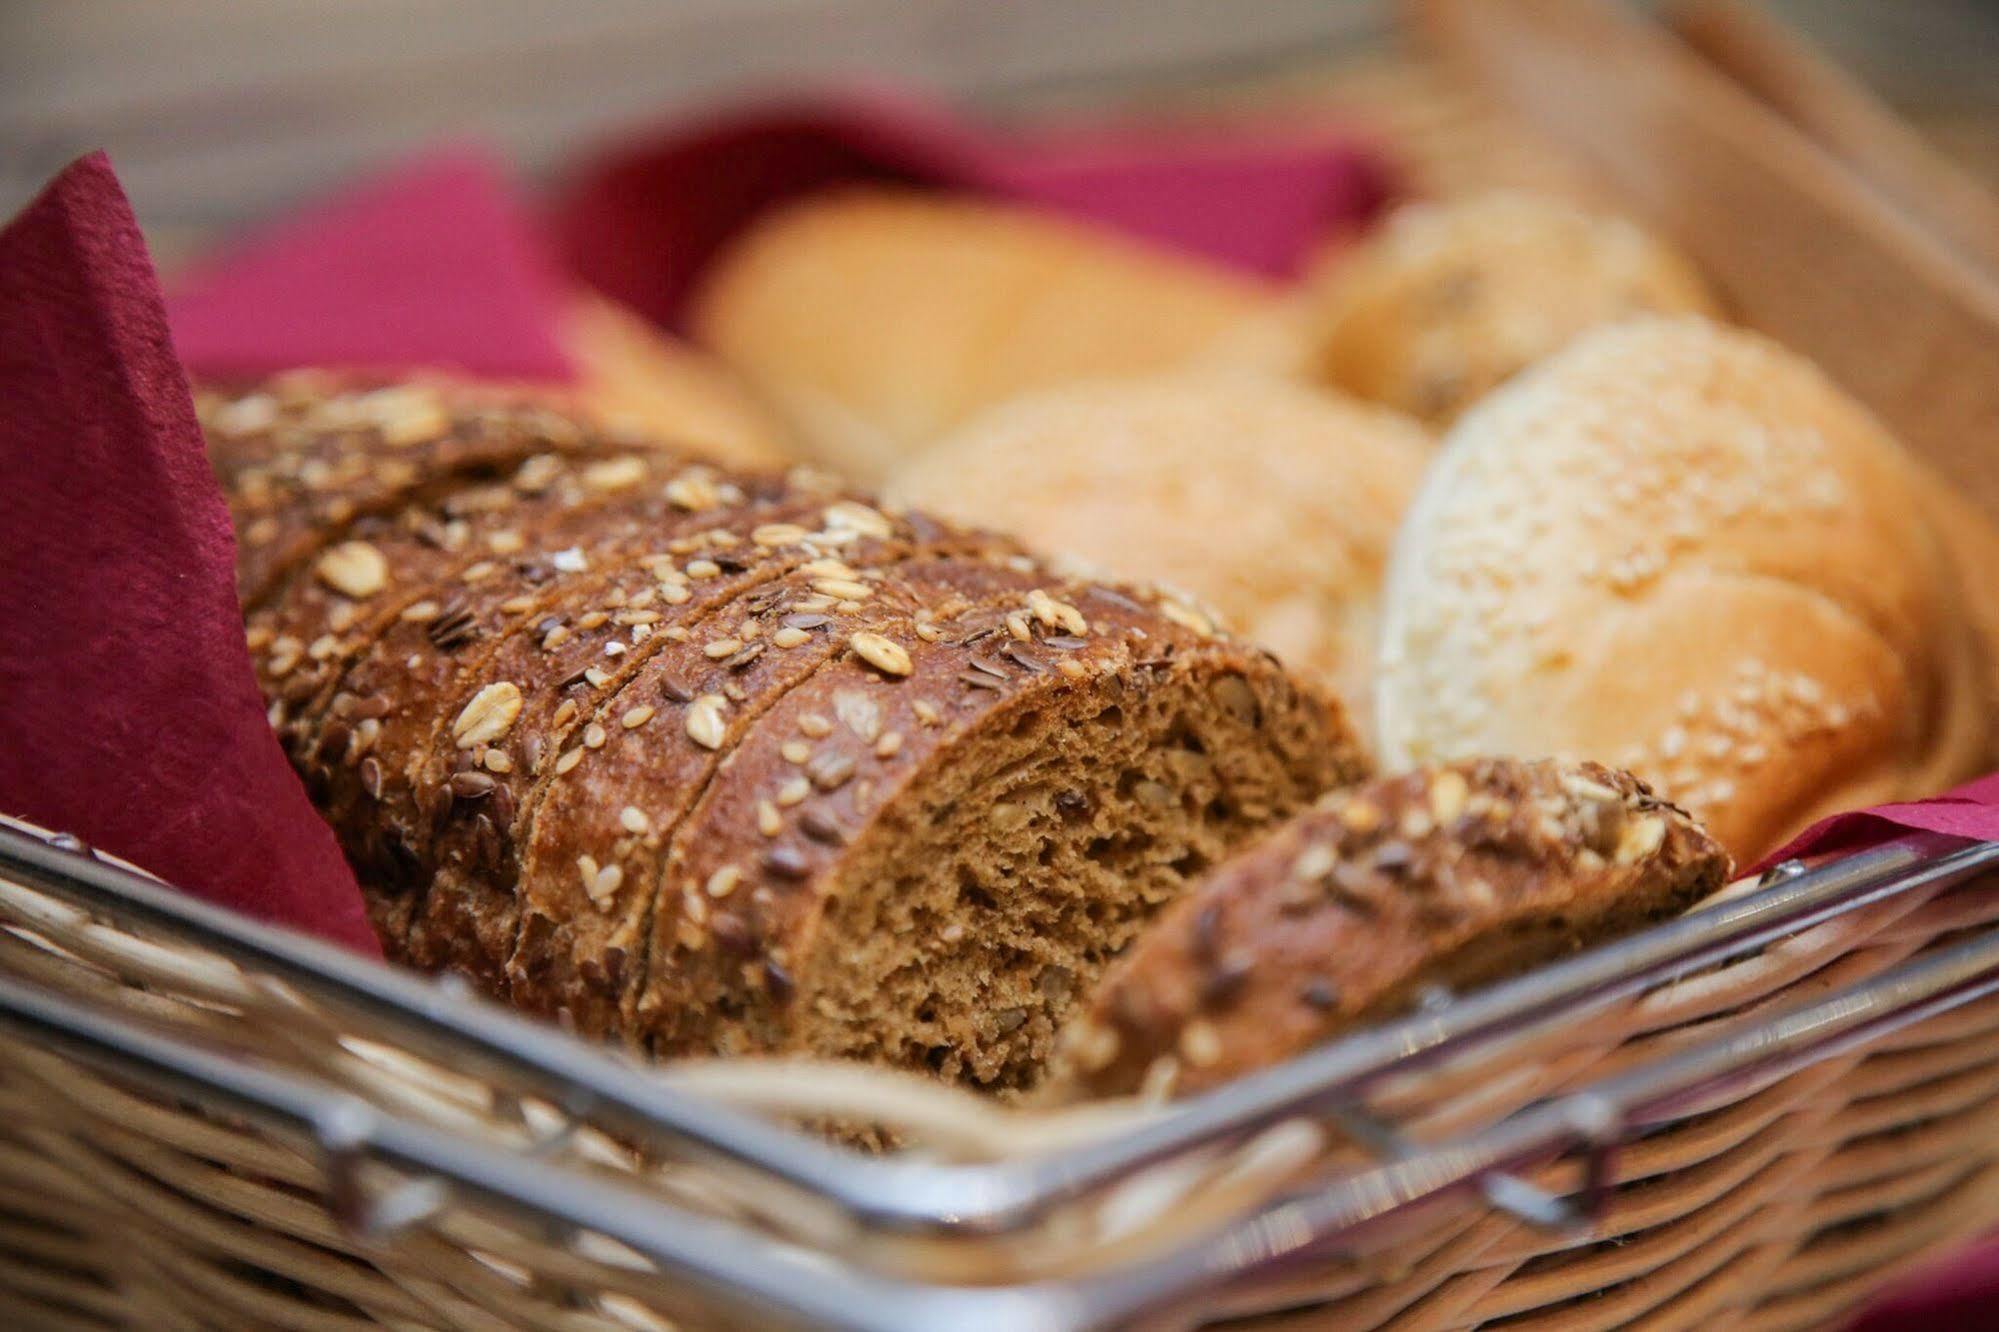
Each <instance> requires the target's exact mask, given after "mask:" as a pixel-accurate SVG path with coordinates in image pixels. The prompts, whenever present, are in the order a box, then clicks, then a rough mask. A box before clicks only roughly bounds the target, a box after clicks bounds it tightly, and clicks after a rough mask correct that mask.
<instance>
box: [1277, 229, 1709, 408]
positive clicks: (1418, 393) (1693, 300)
mask: <svg viewBox="0 0 1999 1332" xmlns="http://www.w3.org/2000/svg"><path fill="white" fill-rule="evenodd" d="M1311 286H1312V291H1311V292H1310V293H1309V294H1308V296H1307V298H1306V304H1307V308H1308V310H1309V311H1310V312H1311V313H1310V314H1309V315H1308V317H1307V321H1306V322H1307V333H1306V339H1307V343H1308V346H1309V351H1308V352H1307V356H1306V360H1307V371H1308V373H1309V374H1311V375H1312V376H1313V377H1315V378H1317V379H1320V380H1322V381H1323V382H1325V383H1328V384H1332V385H1335V386H1337V387H1339V388H1343V389H1345V390H1347V391H1348V392H1350V393H1353V394H1356V395H1358V396H1359V397H1362V398H1367V399H1371V400H1373V401H1376V402H1381V403H1385V404H1387V405H1388V406H1391V407H1396V408H1399V409H1400V410H1402V411H1405V412H1408V413H1410V414H1411V415H1413V416H1417V417H1420V418H1422V419H1424V420H1426V421H1431V422H1435V423H1438V424H1447V423H1448V422H1449V421H1451V420H1452V419H1453V418H1455V417H1456V416H1457V415H1458V413H1460V412H1462V411H1463V410H1464V409H1465V408H1467V407H1469V406H1470V405H1471V404H1472V403H1473V402H1475V401H1477V400H1478V398H1480V397H1481V396H1482V395H1484V394H1485V393H1487V392H1488V391H1490V390H1491V389H1493V388H1495V387H1497V386H1498V385H1499V384H1501V383H1502V382H1504V381H1505V380H1506V379H1507V378H1508V377H1509V376H1511V375H1513V374H1514V373H1515V372H1516V371H1519V370H1521V369H1524V368H1525V367H1527V366H1530V365H1532V364H1534V363H1535V362H1537V361H1539V360H1541V359H1542V358H1544V357H1546V356H1549V355H1552V354H1553V353H1554V352H1557V351H1559V350H1561V348H1562V347H1563V346H1565V345H1567V343H1568V342H1569V341H1570V340H1571V339H1573V338H1574V337H1575V336H1576V335H1577V334H1579V333H1581V332H1583V331H1585V330H1587V329H1591V328H1595V327H1597V326H1598V325H1601V324H1606V323H1611V322H1614V321H1616V320H1619V319H1623V318H1627V317H1629V316H1632V315H1639V314H1713V313H1714V312H1715V308H1716V307H1715V303H1714V298H1713V297H1712V296H1711V295H1709V293H1708V290H1707V286H1706V284H1705V283H1704V282H1703V281H1702V280H1701V278H1700V276H1699V274H1698V273H1697V272H1696V271H1695V269H1694V267H1693V265H1692V264H1691V263H1690V262H1689V261H1687V260H1686V259H1684V258H1682V257H1681V256H1680V255H1679V254H1678V253H1677V252H1676V251H1674V250H1673V249H1672V248H1670V247H1669V246H1667V245H1666V244H1664V243H1663V242H1661V241H1660V240H1658V239H1657V238H1656V237H1653V236H1650V235H1647V234H1646V233H1645V232H1643V231H1641V230H1639V228H1637V227H1636V226H1634V225H1632V224H1631V223H1630V222H1627V221H1625V220H1624V219H1622V218H1617V217H1610V216H1605V215H1602V214H1596V213H1589V212H1585V211H1583V210H1582V209H1579V208H1576V207H1574V206H1573V205H1571V204H1568V203H1566V202H1564V201H1562V200H1560V199H1556V198H1553V197H1551V196H1546V195H1535V194H1521V193H1496V194H1488V195H1480V196H1475V197H1473V198H1469V199H1464V200H1453V201H1449V202H1443V203H1419V204H1412V205H1409V206H1407V207H1405V208H1403V209H1401V210H1400V211H1399V212H1397V213H1396V214H1395V215H1394V216H1393V217H1392V218H1390V219H1389V221H1388V224H1387V225H1386V226H1384V227H1383V228H1382V229H1381V230H1380V231H1379V232H1378V233H1376V234H1375V235H1374V236H1373V237H1371V238H1369V239H1368V240H1367V241H1365V242H1363V243H1362V244H1361V245H1360V246H1359V248H1358V249H1356V250H1355V252H1354V253H1353V254H1352V255H1350V256H1348V257H1346V258H1345V259H1343V260H1342V261H1341V262H1339V263H1337V264H1334V265H1329V266H1327V267H1326V268H1325V269H1324V270H1323V273H1322V276H1321V278H1320V279H1319V280H1317V281H1315V282H1314V283H1312V284H1311Z"/></svg>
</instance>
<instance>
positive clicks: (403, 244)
mask: <svg viewBox="0 0 1999 1332" xmlns="http://www.w3.org/2000/svg"><path fill="white" fill-rule="evenodd" d="M562 301H563V290H562V284H561V281H560V279H559V277H558V276H557V274H556V272H555V269H554V265H553V261H552V260H551V258H550V257H549V255H548V254H547V252H546V250H545V247H544V242H543V240H542V238H541V236H540V234H539V233H538V232H537V230H536V227H535V223H534V221H533V219H532V218H531V217H530V216H529V215H528V213H527V210H526V209H525V207H524V206H523V205H522V204H521V202H520V201H519V200H518V199H517V198H516V197H515V195H514V193H513V190H512V187H511V185H510V184H509V182H508V180H507V176H506V173H505V171H504V170H503V169H502V168H501V167H500V165H499V163H498V162H497V161H496V160H495V159H494V158H493V157H491V156H490V155H489V154H487V153H485V152H482V151H480V150H478V149H476V148H470V147H452V148H446V149H440V150H438V151H436V152H432V153H428V154H425V155H424V156H422V157H419V158H417V159H415V160H414V161H411V162H409V163H406V164H405V165H403V166H402V167H400V168H399V169H397V170H395V171H392V172H390V173H389V174H387V175H384V176H380V177H377V178H375V179H371V180H368V181H364V182H362V183H361V184H359V185H357V186H354V187H351V188H349V189H346V190H342V191H339V192H337V193H335V194H334V195H333V196H332V197H330V198H328V199H325V200H322V201H320V202H319V203H317V204H316V205H314V206H311V207H309V208H306V209H304V210H301V211H299V212H296V213H294V214H292V215H290V216H288V217H286V218H283V219H281V220H279V221H277V222H275V223H273V224H270V225H268V226H266V227H264V228H262V229H261V230H259V231H257V232H255V233H253V234H251V235H248V236H245V237H243V238H240V239H239V240H238V241H237V242H236V243H235V244H233V245H230V246H228V247H226V248H225V249H224V250H223V251H222V252H220V253H219V254H218V255H217V256H216V257H214V258H213V259H211V260H210V261H208V262H206V263H203V264H201V265H198V266H197V267H195V268H194V269H191V270H190V271H189V272H187V273H185V274H183V275H182V276H181V278H180V279H179V280H178V281H176V282H175V283H174V284H173V290H172V293H171V298H170V300H169V301H168V307H167V308H168V314H169V315H170V317H171V319H172V322H173V331H174V345H175V347H176V348H177V349H178V350H179V352H180V357H181V361H182V363H183V364H184V365H186V366H187V368H188V370H189V371H190V372H192V373H193V374H195V375H198V376H210V377H229V376H235V375H257V374H265V373H269V372H271V371H275V370H285V369H290V368H292V367H294V366H301V365H318V366H343V367H348V368H358V369H369V370H382V371H389V372H394V371H399V370H410V369H418V368H430V369H439V370H451V371H457V372H460V373H463V374H470V375H476V376H481V377H485V378H493V379H516V378H518V379H533V380H553V381H561V380H566V379H568V378H569V377H570V375H571V366H570V364H569V359H568V357H567V356H566V355H565V354H564V352H563V349H562V344H561V341H560V337H559V331H558V330H559V327H560V319H561V315H562Z"/></svg>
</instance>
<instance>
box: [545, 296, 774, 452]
mask: <svg viewBox="0 0 1999 1332" xmlns="http://www.w3.org/2000/svg"><path fill="white" fill-rule="evenodd" d="M563 344H564V347H563V349H564V350H565V351H566V352H568V354H569V357H570V359H571V360H572V361H573V362H575V365H576V372H577V383H576V392H577V395H578V396H579V397H580V398H581V400H582V405H583V406H584V407H585V408H587V409H588V410H590V411H591V412H593V413H594V414H595V415H597V416H598V417H600V418H602V419H603V420H604V421H605V423H606V424H608V425H612V426H615V427H618V428H620V429H625V430H631V431H635V432H637V433H639V434H643V435H648V436H652V437H654V438H657V439H660V440H662V441H664V442H667V443H672V444H677V445H680V446H682V447H684V448H685V449H687V451H688V452H690V453H695V454H699V455H700V456H702V457H704V458H708V459H710V460H712V461H714V462H718V463H722V464H724V465H726V466H730V467H747V468H768V467H781V466H783V465H785V464H786V463H787V462H789V461H791V460H792V458H793V454H794V449H793V448H792V446H791V444H790V442H789V440H788V439H787V438H786V432H785V428H784V426H783V424H782V423H781V422H779V421H778V420H777V418H776V417H775V416H773V415H772V414H771V412H770V409H769V408H767V407H765V406H764V405H763V404H762V403H761V402H759V401H758V400H757V398H756V395H755V394H753V393H751V392H750V391H749V389H748V388H746V387H745V386H744V385H743V384H742V383H741V381H740V380H739V379H738V378H737V377H736V375H735V374H734V372H732V371H731V370H730V369H729V368H728V367H727V366H725V365H723V364H722V363H721V362H719V361H717V360H716V359H715V358H714V357H712V356H710V355H708V354H707V353H705V352H703V351H700V350H698V349H697V348H695V347H692V346H689V345H688V344H686V343H684V342H680V341H677V340H676V339H674V338H671V337H669V336H668V335H666V334H665V333H662V332H660V331H659V330H658V329H657V328H655V327H654V326H653V325H652V324H651V323H650V322H648V321H647V320H645V319H644V318H642V317H640V316H639V315H637V314H635V313H633V312H632V311H630V310H627V309H625V308H624V307H623V306H621V305H618V304H616V303H614V302H612V301H608V300H605V299H604V298H602V297H600V296H594V295H591V294H589V293H587V292H580V291H579V292H578V293H577V294H576V295H575V296H574V297H572V298H571V300H570V302H569V308H568V310H567V311H566V312H565V314H564V318H563Z"/></svg>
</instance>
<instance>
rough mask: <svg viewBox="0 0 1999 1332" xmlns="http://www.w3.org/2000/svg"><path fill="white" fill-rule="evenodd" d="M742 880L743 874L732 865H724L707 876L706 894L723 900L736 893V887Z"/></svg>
mask: <svg viewBox="0 0 1999 1332" xmlns="http://www.w3.org/2000/svg"><path fill="white" fill-rule="evenodd" d="M742 880H743V872H742V871H741V870H739V869H737V868H736V867H735V866H734V865H724V866H722V868H720V869H718V870H716V871H715V872H714V873H713V874H710V875H709V876H708V883H707V892H708V896H710V897H713V898H717V899H720V898H724V897H727V896H728V895H729V894H730V893H733V892H735V891H736V885H737V884H738V883H741V882H742Z"/></svg>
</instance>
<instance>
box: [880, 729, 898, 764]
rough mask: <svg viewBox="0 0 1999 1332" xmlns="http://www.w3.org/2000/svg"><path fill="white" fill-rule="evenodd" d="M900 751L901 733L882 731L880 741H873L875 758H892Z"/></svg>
mask: <svg viewBox="0 0 1999 1332" xmlns="http://www.w3.org/2000/svg"><path fill="white" fill-rule="evenodd" d="M901 749H902V732H901V731H884V732H882V737H881V739H879V740H877V741H875V757H876V758H894V757H895V756H896V754H897V753H898V752H900V751H901Z"/></svg>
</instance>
